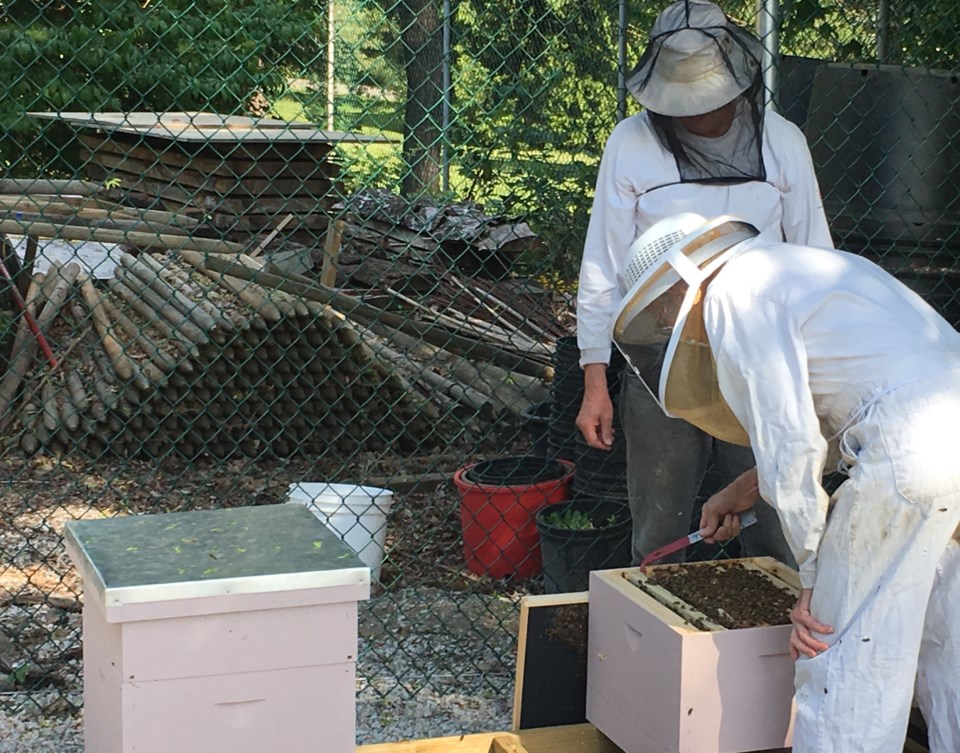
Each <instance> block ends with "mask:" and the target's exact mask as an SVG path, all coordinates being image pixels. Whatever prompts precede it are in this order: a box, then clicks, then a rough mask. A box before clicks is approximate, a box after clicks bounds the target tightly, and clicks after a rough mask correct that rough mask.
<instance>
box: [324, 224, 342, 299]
mask: <svg viewBox="0 0 960 753" xmlns="http://www.w3.org/2000/svg"><path fill="white" fill-rule="evenodd" d="M342 237H343V220H335V221H334V222H332V223H331V224H330V225H328V226H327V237H326V238H325V239H324V243H323V266H322V267H321V269H320V282H321V284H323V285H326V286H327V287H328V288H332V287H334V285H335V283H336V281H337V261H338V259H339V258H340V246H341V243H340V240H341V238H342Z"/></svg>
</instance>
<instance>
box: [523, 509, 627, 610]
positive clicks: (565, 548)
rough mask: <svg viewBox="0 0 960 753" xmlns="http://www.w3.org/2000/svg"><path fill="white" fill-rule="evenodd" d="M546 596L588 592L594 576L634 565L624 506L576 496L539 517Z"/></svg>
mask: <svg viewBox="0 0 960 753" xmlns="http://www.w3.org/2000/svg"><path fill="white" fill-rule="evenodd" d="M537 530H538V532H539V534H540V552H541V555H542V558H543V584H544V590H545V591H546V592H547V593H565V592H569V591H585V590H587V588H588V587H589V577H590V571H592V570H605V569H609V568H614V567H627V566H629V565H630V531H631V524H630V509H629V507H628V506H627V503H626V502H625V501H621V500H605V499H596V498H591V497H575V498H574V499H571V500H568V501H566V502H560V503H557V504H553V505H548V506H547V507H544V508H542V509H541V510H540V511H539V512H538V513H537Z"/></svg>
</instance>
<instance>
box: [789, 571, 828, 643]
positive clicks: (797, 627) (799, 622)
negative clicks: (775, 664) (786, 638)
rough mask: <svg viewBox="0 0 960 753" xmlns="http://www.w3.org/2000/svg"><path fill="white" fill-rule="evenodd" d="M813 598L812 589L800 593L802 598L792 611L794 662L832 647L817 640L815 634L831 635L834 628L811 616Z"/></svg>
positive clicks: (791, 638)
mask: <svg viewBox="0 0 960 753" xmlns="http://www.w3.org/2000/svg"><path fill="white" fill-rule="evenodd" d="M812 597H813V589H812V588H804V589H803V590H801V591H800V598H799V599H797V603H796V605H795V606H794V607H793V609H791V610H790V622H792V623H793V632H792V633H790V656H791V657H792V658H793V660H794V661H796V660H797V659H799V658H800V657H801V656H807V657H809V658H811V659H812V658H813V657H814V656H816V655H817V654H819V653H820V652H821V651H826V650H827V649H828V648H830V645H829V644H827V643H824V642H823V641H822V640H820V639H819V638H817V637H816V636H815V635H814V633H818V634H820V635H830V634H831V633H832V632H833V628H832V627H831V626H830V625H825V624H824V623H822V622H820V621H819V620H818V619H817V618H816V617H814V616H813V615H812V614H810V600H811V598H812Z"/></svg>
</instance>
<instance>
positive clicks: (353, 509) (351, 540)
mask: <svg viewBox="0 0 960 753" xmlns="http://www.w3.org/2000/svg"><path fill="white" fill-rule="evenodd" d="M287 504H295V505H305V506H306V507H307V509H309V510H310V512H312V513H313V514H314V515H316V516H317V518H319V520H320V521H321V522H322V523H323V524H324V525H325V526H326V527H327V528H329V529H330V530H331V531H333V532H334V533H335V534H337V536H339V537H340V539H341V540H342V541H343V542H344V543H345V544H346V545H347V546H349V547H350V548H351V549H353V551H355V552H356V553H357V555H358V556H359V557H360V559H361V560H362V561H363V564H365V565H366V566H367V567H369V568H370V579H371V580H373V581H379V580H380V564H381V563H382V562H383V549H384V543H385V542H386V538H387V514H388V513H389V512H390V506H391V505H392V504H393V492H392V491H390V490H389V489H379V488H377V487H375V486H358V485H356V484H329V483H327V482H325V481H314V482H311V481H301V482H298V483H295V484H290V487H289V489H288V491H287Z"/></svg>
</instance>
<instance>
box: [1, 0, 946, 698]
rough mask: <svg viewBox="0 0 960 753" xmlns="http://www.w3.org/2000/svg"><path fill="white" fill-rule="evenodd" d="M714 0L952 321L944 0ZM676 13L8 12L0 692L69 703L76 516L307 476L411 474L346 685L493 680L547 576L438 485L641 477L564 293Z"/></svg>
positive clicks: (176, 502) (824, 178)
mask: <svg viewBox="0 0 960 753" xmlns="http://www.w3.org/2000/svg"><path fill="white" fill-rule="evenodd" d="M758 8H759V9H758ZM725 9H726V10H727V12H728V13H729V14H730V15H732V16H733V17H735V18H738V19H740V20H741V21H743V22H744V23H745V24H748V25H750V26H751V27H753V28H758V29H760V30H761V31H762V33H763V34H764V40H765V43H766V48H767V50H768V51H769V53H770V57H769V61H768V63H769V69H768V74H767V77H766V81H767V83H768V85H769V86H770V87H771V91H770V98H771V101H772V103H773V104H774V105H775V106H777V107H778V108H779V109H780V110H781V111H782V112H783V113H784V114H785V115H786V116H787V117H788V118H789V119H791V120H793V121H794V122H795V123H797V124H798V125H799V126H801V127H802V128H803V129H804V131H805V133H806V135H807V138H808V141H809V142H810V145H811V150H812V153H813V156H814V160H815V163H816V168H817V171H818V175H819V179H820V185H821V189H822V193H823V198H824V201H825V205H826V208H827V211H828V215H829V219H830V222H831V226H832V230H833V233H834V236H835V240H836V241H837V243H838V245H839V246H840V247H843V248H847V249H848V250H851V251H855V252H857V253H862V254H865V255H868V256H870V257H871V258H874V259H875V260H877V261H878V262H879V263H880V264H882V265H883V266H885V267H886V268H887V269H889V270H891V271H892V272H894V273H895V274H897V275H898V276H900V277H901V278H902V279H903V280H904V281H905V282H907V283H908V284H909V285H910V286H912V287H914V288H915V289H916V290H917V291H918V292H920V294H921V295H923V296H924V297H926V298H927V299H928V300H930V301H931V302H932V303H933V304H934V305H935V306H936V307H937V308H938V309H939V310H940V311H941V312H943V313H944V315H945V316H946V317H947V318H948V319H949V320H950V321H951V322H952V323H954V325H956V324H957V322H958V321H960V302H958V299H957V276H958V271H960V270H958V266H957V262H956V249H957V246H958V244H960V236H958V231H957V228H958V226H960V223H958V221H957V220H958V214H960V205H958V199H957V197H958V195H960V159H958V155H957V149H958V148H960V147H958V146H957V145H958V144H960V104H958V96H960V91H958V82H957V74H956V71H957V70H958V67H960V65H958V57H960V42H958V41H957V39H956V36H955V34H954V30H955V28H956V9H955V8H954V6H953V4H951V3H945V2H944V3H927V2H925V3H920V2H905V3H896V4H892V3H887V2H867V1H866V0H837V1H836V2H828V0H820V2H814V1H813V0H803V1H798V2H795V3H792V4H790V5H789V6H787V7H786V8H780V6H779V4H778V3H768V2H764V3H760V4H756V3H752V2H750V3H748V2H740V3H737V2H731V3H729V4H727V6H726V7H725ZM659 10H660V5H659V4H650V3H628V2H619V3H618V2H613V0H603V1H599V2H581V1H580V0H578V1H577V2H572V1H570V0H537V1H536V2H529V1H527V0H524V1H521V0H507V1H506V2H499V3H495V4H491V3H481V2H475V1H473V0H462V1H461V2H443V3H441V2H436V1H431V0H401V2H399V3H378V2H373V1H372V0H341V2H338V3H334V2H333V1H332V0H331V2H330V3H328V4H326V5H324V4H319V3H314V2H307V1H306V0H294V1H293V2H289V1H288V2H281V1H280V0H246V1H244V2H234V3H229V4H224V3H221V2H211V1H210V0H166V1H164V2H142V3H127V2H119V1H110V2H106V1H103V0H101V2H97V3H79V4H54V5H51V4H44V3H32V2H14V3H7V4H4V6H3V8H2V9H0V65H2V67H3V71H4V76H3V83H2V84H0V93H2V96H0V123H2V126H3V129H4V133H5V136H6V138H5V139H4V140H3V142H2V143H0V156H2V159H3V165H4V169H3V175H2V179H0V233H2V234H3V236H4V239H5V240H4V244H3V247H4V248H3V257H2V261H3V266H4V268H5V270H6V271H7V272H8V273H9V278H10V281H9V282H8V283H7V284H6V285H5V287H4V290H3V296H2V302H0V334H2V336H3V339H2V350H0V353H2V356H3V358H4V363H3V366H4V369H3V372H2V379H0V433H2V436H0V439H2V442H3V444H2V451H0V452H2V462H3V467H4V469H5V473H6V480H7V481H6V484H5V486H4V490H3V494H2V497H0V698H2V702H3V703H4V704H8V705H11V704H12V705H13V706H14V707H16V706H18V705H23V704H36V705H40V706H42V707H44V708H47V709H49V710H51V711H60V712H64V711H70V710H73V709H76V708H77V707H78V706H79V704H80V695H79V691H80V648H79V646H80V642H79V637H80V626H79V608H80V593H79V587H80V584H79V583H78V581H77V577H76V574H75V572H74V570H73V568H72V566H71V564H70V563H69V561H68V560H67V558H66V556H65V554H64V552H63V549H62V546H61V533H62V527H63V523H64V521H65V520H68V519H73V518H78V517H92V516H101V515H115V514H127V513H149V512H161V511H172V510H188V509H202V508H209V507H221V506H228V505H250V504H275V503H281V502H284V501H285V500H286V499H287V493H288V487H289V485H290V484H293V483H297V482H301V481H331V482H342V483H348V484H365V485H369V486H374V487H380V488H388V489H391V490H392V491H393V492H394V497H393V498H394V504H393V506H392V507H391V509H390V514H389V517H388V519H387V528H386V534H385V542H384V560H383V565H382V571H381V576H380V585H379V587H378V589H377V591H376V594H375V598H374V599H373V600H372V601H371V602H370V604H368V605H366V606H365V611H364V618H363V620H364V624H363V627H362V632H363V634H364V638H365V641H364V643H363V648H362V653H361V657H360V663H359V667H360V679H361V683H360V684H361V691H360V692H361V693H363V694H365V697H385V696H388V695H391V696H398V695H399V696H404V697H410V698H413V697H415V696H416V694H417V693H418V692H419V691H420V690H421V689H423V688H432V689H433V690H435V691H437V692H463V691H464V688H467V689H482V690H483V692H489V693H506V692H507V690H508V689H509V685H510V683H511V682H512V671H513V661H514V656H513V651H514V635H515V618H516V612H517V609H516V605H517V599H518V597H519V595H521V594H523V593H527V592H538V591H542V590H543V588H544V584H543V575H542V572H541V571H540V569H539V567H538V566H536V565H535V563H533V562H532V561H531V562H530V563H527V565H525V564H524V562H522V561H517V562H512V563H511V568H512V569H511V568H508V572H500V571H499V570H497V569H496V568H494V567H493V566H492V565H490V564H489V563H486V564H484V563H482V562H481V563H480V564H479V565H476V564H475V565H474V567H472V568H471V567H470V566H469V565H468V563H467V560H468V559H469V558H470V556H471V552H470V551H469V550H470V548H471V547H472V546H474V543H476V545H477V546H482V545H486V546H495V547H502V546H503V545H502V544H501V543H492V539H491V540H490V541H486V542H485V541H484V538H485V537H484V536H483V535H480V537H479V541H475V540H474V539H470V540H469V541H467V542H466V543H467V546H466V549H465V546H464V543H465V535H464V534H465V529H466V527H467V526H468V525H470V522H471V521H470V520H469V518H470V515H471V514H473V513H470V512H469V511H468V512H467V513H464V510H465V508H464V506H463V499H462V489H458V487H457V486H455V485H454V484H453V483H452V479H453V477H454V475H455V474H456V473H457V472H458V471H459V470H461V469H462V468H464V467H465V466H467V465H469V464H471V463H474V462H477V461H481V460H488V459H495V458H503V457H517V456H527V455H532V454H539V455H540V456H548V457H553V458H556V457H563V458H568V459H569V460H571V461H573V462H575V463H578V465H577V468H578V471H577V473H579V477H578V476H577V474H576V473H575V474H574V478H573V481H572V482H571V483H572V489H573V491H574V492H577V493H580V492H583V493H586V492H587V491H589V490H590V489H591V488H593V489H596V488H600V487H602V488H603V491H604V493H605V494H606V495H607V496H610V497H611V498H618V496H619V497H622V492H621V490H620V488H619V487H618V486H617V483H618V476H617V473H619V472H620V471H621V470H622V469H619V468H615V467H613V468H600V469H599V470H598V469H596V468H592V466H591V463H592V462H593V461H594V460H595V459H594V458H591V457H590V456H589V454H588V449H587V448H585V447H584V446H583V445H582V443H580V444H578V442H577V438H576V432H575V429H574V427H573V417H574V416H575V413H576V410H575V409H576V406H577V404H578V399H579V393H578V389H579V381H578V380H579V370H578V367H577V366H576V363H575V347H576V346H575V342H574V341H573V338H572V335H573V332H574V321H575V314H574V309H573V293H574V288H575V280H576V270H577V265H578V261H579V253H580V249H581V246H582V241H583V235H584V231H585V228H586V222H587V219H588V212H589V207H590V200H591V196H592V191H593V181H594V178H595V174H596V169H597V164H598V161H599V156H600V153H601V150H602V147H603V143H604V140H605V138H606V136H607V135H608V134H609V132H610V130H611V129H612V128H613V126H614V124H615V123H616V121H617V119H618V117H623V116H624V115H626V114H628V113H631V112H633V111H635V110H634V107H635V106H634V105H633V104H631V103H630V102H629V101H628V100H627V98H626V97H625V95H624V92H623V89H622V82H623V77H624V73H625V72H626V71H627V70H628V69H629V67H630V65H632V63H633V61H634V60H635V59H636V57H637V56H638V55H639V52H640V50H641V48H642V46H643V44H644V40H645V35H646V30H647V28H649V25H650V23H651V22H652V19H653V18H654V16H655V15H656V13H657V12H658V11H659ZM551 406H552V407H551ZM586 468H592V471H593V472H596V473H597V474H598V475H597V476H596V477H591V478H588V477H587V476H586V475H585V474H586V470H584V469H586ZM608 473H609V474H612V476H610V477H608V476H607V475H605V474H608ZM611 478H612V480H610V479H611ZM604 484H608V485H607V486H604ZM462 513H463V516H462ZM488 533H490V532H488ZM371 535H373V532H371ZM491 535H492V533H491ZM471 536H474V537H475V536H476V532H475V531H474V533H472V534H471ZM719 554H722V552H718V551H714V550H708V549H703V550H702V551H701V556H704V557H712V556H718V555H719ZM530 556H531V557H534V556H535V555H534V554H533V553H530ZM418 633H419V634H420V635H419V637H418ZM424 635H431V636H434V637H436V636H440V637H441V638H442V640H441V639H439V638H438V641H437V642H435V646H436V648H435V650H433V652H432V654H431V658H430V662H429V664H424V663H418V662H417V661H415V660H413V659H412V658H411V657H413V656H415V655H416V656H420V655H421V654H418V653H415V647H416V651H417V652H419V651H423V650H424V648H423V645H422V644H423V641H424V639H423V636H424Z"/></svg>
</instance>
